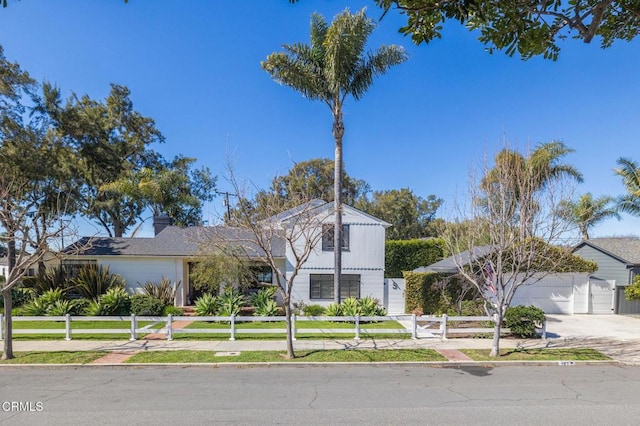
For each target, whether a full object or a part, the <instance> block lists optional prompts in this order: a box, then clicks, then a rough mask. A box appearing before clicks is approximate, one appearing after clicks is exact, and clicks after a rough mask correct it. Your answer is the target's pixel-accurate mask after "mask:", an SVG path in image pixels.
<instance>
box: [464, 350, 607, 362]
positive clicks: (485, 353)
mask: <svg viewBox="0 0 640 426" xmlns="http://www.w3.org/2000/svg"><path fill="white" fill-rule="evenodd" d="M460 352H463V353H465V354H466V355H467V356H468V357H470V358H472V359H473V360H475V361H606V360H610V359H611V358H609V357H608V356H606V355H604V354H602V353H600V352H598V351H596V350H594V349H589V348H574V349H545V348H537V349H502V350H500V356H499V357H490V356H489V353H490V352H491V351H490V350H489V349H461V350H460Z"/></svg>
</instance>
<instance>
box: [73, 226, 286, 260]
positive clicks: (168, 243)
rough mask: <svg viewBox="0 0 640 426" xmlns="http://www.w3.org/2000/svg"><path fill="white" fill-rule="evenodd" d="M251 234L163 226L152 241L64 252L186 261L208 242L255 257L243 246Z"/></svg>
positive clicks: (280, 250)
mask: <svg viewBox="0 0 640 426" xmlns="http://www.w3.org/2000/svg"><path fill="white" fill-rule="evenodd" d="M252 235H253V234H251V231H249V230H246V229H241V228H232V227H228V226H212V227H206V226H194V227H189V228H179V227H177V226H167V227H166V228H165V229H163V230H162V231H161V232H160V233H159V234H158V235H156V236H155V237H153V238H111V237H84V238H82V239H80V240H79V241H78V242H77V243H75V244H74V245H73V246H69V247H67V248H66V249H65V250H64V251H66V252H67V253H73V252H75V251H78V254H77V256H172V257H190V256H195V255H197V254H198V253H199V252H200V249H201V247H202V246H203V245H205V244H207V242H210V241H216V240H217V241H221V240H222V241H223V242H228V243H229V244H231V245H232V246H237V247H240V246H241V245H242V246H246V247H247V249H248V251H249V252H252V253H254V256H257V255H259V254H261V253H263V252H262V251H261V250H260V249H259V247H257V245H255V244H246V242H247V241H249V240H251V239H253V238H252ZM272 252H273V255H274V256H275V257H284V255H285V245H284V241H283V240H282V239H281V238H277V237H275V238H274V240H273V241H272Z"/></svg>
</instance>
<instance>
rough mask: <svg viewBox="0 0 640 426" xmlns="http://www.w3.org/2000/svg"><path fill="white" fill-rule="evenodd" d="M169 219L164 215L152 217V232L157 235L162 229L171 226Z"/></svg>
mask: <svg viewBox="0 0 640 426" xmlns="http://www.w3.org/2000/svg"><path fill="white" fill-rule="evenodd" d="M171 222H172V220H171V218H170V217H169V216H167V215H166V214H160V215H156V216H153V232H154V235H158V234H159V233H160V232H161V231H162V230H163V229H164V228H166V227H167V226H171Z"/></svg>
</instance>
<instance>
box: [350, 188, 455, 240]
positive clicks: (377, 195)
mask: <svg viewBox="0 0 640 426" xmlns="http://www.w3.org/2000/svg"><path fill="white" fill-rule="evenodd" d="M441 204H442V199H440V198H437V197H436V196H435V195H429V196H427V198H426V199H425V198H422V197H420V196H417V195H415V194H414V193H413V191H412V190H411V189H409V188H401V189H391V190H387V191H374V192H373V194H372V196H371V198H370V199H369V198H366V199H361V200H360V201H359V202H358V203H357V204H356V207H357V208H359V209H361V210H363V211H365V212H366V213H369V214H370V215H372V216H375V217H377V218H379V219H382V220H384V221H387V222H389V223H391V224H392V225H393V226H391V227H390V228H388V229H387V232H386V237H387V239H388V240H409V239H413V238H423V237H433V236H435V235H430V231H431V228H430V226H429V225H430V224H431V222H432V221H433V220H434V219H435V215H436V211H437V210H438V208H439V207H440V205H441Z"/></svg>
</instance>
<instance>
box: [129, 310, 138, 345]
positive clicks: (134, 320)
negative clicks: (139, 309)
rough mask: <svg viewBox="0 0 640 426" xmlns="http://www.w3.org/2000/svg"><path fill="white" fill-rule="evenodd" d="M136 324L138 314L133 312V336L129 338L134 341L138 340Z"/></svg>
mask: <svg viewBox="0 0 640 426" xmlns="http://www.w3.org/2000/svg"><path fill="white" fill-rule="evenodd" d="M136 325H137V324H136V314H131V337H130V338H129V340H130V341H132V342H133V341H134V340H136V328H137V327H136Z"/></svg>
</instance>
